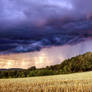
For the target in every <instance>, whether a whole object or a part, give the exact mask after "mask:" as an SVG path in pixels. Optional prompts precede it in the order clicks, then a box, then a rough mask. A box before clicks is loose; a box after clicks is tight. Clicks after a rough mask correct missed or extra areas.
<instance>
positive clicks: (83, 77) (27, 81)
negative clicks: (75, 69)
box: [0, 72, 92, 92]
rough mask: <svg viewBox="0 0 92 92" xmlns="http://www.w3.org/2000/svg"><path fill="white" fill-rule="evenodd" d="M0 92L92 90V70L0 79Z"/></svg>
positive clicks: (77, 91) (79, 91)
mask: <svg viewBox="0 0 92 92" xmlns="http://www.w3.org/2000/svg"><path fill="white" fill-rule="evenodd" d="M0 92H92V72H85V73H75V74H68V75H55V76H45V77H31V78H18V79H0Z"/></svg>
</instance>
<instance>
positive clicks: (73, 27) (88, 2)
mask: <svg viewBox="0 0 92 92" xmlns="http://www.w3.org/2000/svg"><path fill="white" fill-rule="evenodd" d="M81 19H82V20H81ZM87 39H88V40H89V41H88V40H87ZM82 43H83V44H84V45H85V47H84V49H82V47H83V44H82ZM89 44H90V45H89ZM91 44H92V0H0V57H1V58H0V59H1V60H0V65H1V67H2V68H11V67H21V68H27V67H29V65H30V66H31V65H36V66H37V67H42V66H44V61H45V60H46V62H47V65H50V64H56V63H60V62H58V61H57V60H56V59H61V58H62V60H64V59H65V58H68V57H69V54H70V52H71V55H70V57H72V56H73V55H78V54H81V53H83V52H87V51H92V48H91V47H90V46H91ZM53 46H54V47H56V50H55V52H56V53H54V50H53V49H52V51H49V50H47V49H48V48H50V47H53ZM58 46H61V47H58ZM67 46H68V47H67ZM45 48H47V49H46V51H47V52H46V51H45V53H46V55H45V54H44V49H45ZM41 49H42V51H41ZM75 49H77V50H75ZM81 49H82V50H81ZM66 50H67V51H66ZM35 51H37V52H36V53H35ZM49 52H51V54H49ZM61 52H64V53H65V54H64V53H61ZM37 53H38V54H37ZM52 53H54V54H53V55H52ZM56 54H57V55H56ZM63 54H64V55H63ZM19 55H20V57H19ZM22 55H23V57H22ZM31 55H32V57H33V60H32V61H37V60H39V61H38V62H32V61H31V60H30V59H31V58H32V57H31ZM51 55H52V58H51V57H49V56H51ZM54 55H55V56H54ZM58 55H59V57H58ZM24 56H25V57H24ZM34 56H35V57H34ZM13 57H15V58H13ZM21 57H22V58H21ZM44 57H45V58H44ZM53 57H54V58H53ZM21 59H22V60H21ZM54 59H55V61H54ZM4 60H5V62H4ZM62 60H61V61H62ZM19 61H21V62H19ZM48 61H51V62H48ZM34 63H35V64H34ZM40 63H42V64H40ZM15 65H16V66H15ZM39 65H41V66H39Z"/></svg>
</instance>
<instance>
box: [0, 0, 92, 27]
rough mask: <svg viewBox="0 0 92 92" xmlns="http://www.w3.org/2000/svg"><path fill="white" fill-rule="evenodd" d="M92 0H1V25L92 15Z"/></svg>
mask: <svg viewBox="0 0 92 92" xmlns="http://www.w3.org/2000/svg"><path fill="white" fill-rule="evenodd" d="M91 4H92V0H39V1H38V0H0V23H1V25H2V23H4V24H6V26H8V25H9V24H8V22H9V23H11V25H12V26H13V25H15V24H16V25H17V24H18V25H19V24H21V23H23V22H24V21H25V22H26V23H30V22H31V23H34V22H37V21H43V22H45V21H46V20H48V19H49V18H57V17H60V18H62V17H64V16H80V15H85V14H91V13H92V7H91Z"/></svg>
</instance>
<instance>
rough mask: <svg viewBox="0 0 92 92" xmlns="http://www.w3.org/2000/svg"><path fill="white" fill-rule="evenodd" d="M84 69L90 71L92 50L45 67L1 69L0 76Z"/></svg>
mask: <svg viewBox="0 0 92 92" xmlns="http://www.w3.org/2000/svg"><path fill="white" fill-rule="evenodd" d="M85 71H92V52H88V53H85V54H83V55H79V56H76V57H72V58H71V59H67V60H65V61H63V62H62V63H61V64H57V65H53V66H47V67H46V68H40V69H37V68H36V67H35V66H33V67H30V68H28V69H5V70H4V69H1V70H0V78H23V77H33V76H47V75H58V74H69V73H75V72H85Z"/></svg>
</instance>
